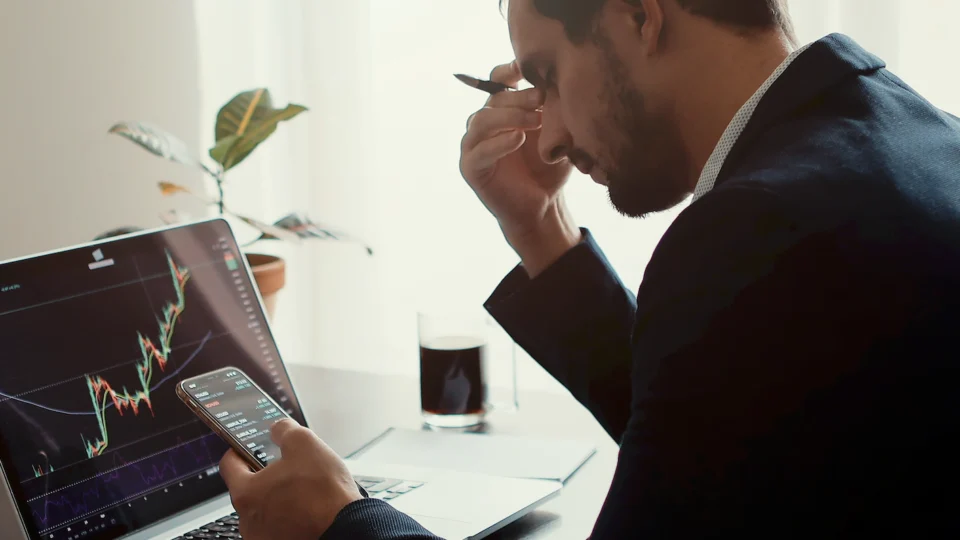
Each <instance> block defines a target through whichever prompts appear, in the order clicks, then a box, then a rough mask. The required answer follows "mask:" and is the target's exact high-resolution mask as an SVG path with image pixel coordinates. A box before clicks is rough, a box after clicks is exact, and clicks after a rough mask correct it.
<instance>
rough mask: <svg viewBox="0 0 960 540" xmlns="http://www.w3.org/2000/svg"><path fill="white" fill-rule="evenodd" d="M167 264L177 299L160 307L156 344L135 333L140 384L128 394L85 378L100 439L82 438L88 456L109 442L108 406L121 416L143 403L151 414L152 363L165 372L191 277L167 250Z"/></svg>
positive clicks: (98, 379)
mask: <svg viewBox="0 0 960 540" xmlns="http://www.w3.org/2000/svg"><path fill="white" fill-rule="evenodd" d="M167 264H168V265H169V267H170V277H171V278H172V279H173V286H174V290H175V291H176V299H175V300H172V301H170V302H169V303H167V304H166V306H164V308H163V313H162V317H158V318H157V325H158V330H159V332H158V342H159V346H158V345H157V344H155V343H154V342H153V340H151V338H149V337H147V336H144V335H143V334H142V333H140V332H138V333H137V345H138V346H139V348H140V354H141V356H142V360H140V361H138V362H137V364H136V372H137V378H138V380H139V387H138V388H137V389H136V390H134V391H133V393H130V391H128V390H127V388H126V386H124V387H122V388H121V390H120V391H117V390H115V389H114V388H113V386H111V384H110V382H108V381H107V380H106V379H104V378H103V377H101V376H99V375H96V376H91V375H88V376H87V377H86V383H87V387H88V389H89V390H90V400H91V401H92V403H93V410H94V413H95V414H96V416H97V425H98V427H99V428H100V437H99V438H94V439H93V440H89V439H87V438H86V437H84V438H83V445H84V448H85V449H86V452H87V457H89V458H92V457H94V456H99V455H101V454H102V453H103V452H104V451H105V450H106V449H107V447H108V446H109V445H110V432H109V430H108V428H107V411H108V406H109V405H112V406H113V408H114V409H116V411H117V413H118V414H120V415H123V414H124V411H130V412H131V413H132V414H134V415H139V414H140V412H141V410H142V406H143V405H145V406H146V408H147V410H149V412H150V414H151V415H153V403H152V402H151V401H150V383H151V381H152V380H153V376H154V364H156V366H157V369H158V370H160V371H164V370H165V369H166V367H167V361H168V359H169V358H170V342H171V341H172V340H173V333H174V330H175V329H176V325H177V320H178V319H179V318H180V315H181V314H182V313H183V312H184V310H185V309H186V296H185V293H184V288H185V286H186V284H187V280H188V279H189V278H190V272H189V270H187V269H186V268H181V267H179V266H177V264H176V263H175V262H174V260H173V258H172V257H171V256H170V254H169V253H168V254H167Z"/></svg>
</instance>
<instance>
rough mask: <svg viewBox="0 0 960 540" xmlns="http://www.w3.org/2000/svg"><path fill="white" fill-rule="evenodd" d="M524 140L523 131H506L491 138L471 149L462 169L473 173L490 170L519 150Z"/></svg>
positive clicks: (525, 135) (525, 137) (525, 136)
mask: <svg viewBox="0 0 960 540" xmlns="http://www.w3.org/2000/svg"><path fill="white" fill-rule="evenodd" d="M526 139H527V134H526V133H525V132H523V131H508V132H506V133H501V134H499V135H496V136H494V137H491V138H489V139H487V140H485V141H483V142H481V143H480V144H478V145H477V147H476V148H474V149H473V151H472V152H471V153H470V157H469V158H467V159H468V160H469V161H467V160H465V162H464V163H463V167H462V168H463V169H468V168H469V169H470V170H473V171H483V170H487V169H490V168H491V167H493V166H494V165H496V163H497V161H499V160H500V159H502V158H503V157H504V156H506V155H508V154H511V153H513V152H516V151H517V150H519V149H520V147H521V146H523V143H524V142H525V141H526Z"/></svg>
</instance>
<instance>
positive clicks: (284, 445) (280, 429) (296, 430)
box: [270, 419, 320, 458]
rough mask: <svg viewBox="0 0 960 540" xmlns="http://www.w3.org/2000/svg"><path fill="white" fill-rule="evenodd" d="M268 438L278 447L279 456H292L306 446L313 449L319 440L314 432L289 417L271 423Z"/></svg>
mask: <svg viewBox="0 0 960 540" xmlns="http://www.w3.org/2000/svg"><path fill="white" fill-rule="evenodd" d="M270 439H271V440H273V442H274V444H276V445H277V446H279V447H280V455H281V458H284V457H288V456H294V455H296V454H298V453H300V452H301V451H303V450H304V449H306V448H310V449H315V448H316V447H317V446H318V443H319V442H320V438H319V437H317V436H316V434H314V433H313V432H312V431H310V430H309V429H307V428H305V427H303V426H301V425H300V424H298V423H296V422H295V421H294V420H290V419H283V420H280V421H279V422H277V423H275V424H273V426H271V427H270Z"/></svg>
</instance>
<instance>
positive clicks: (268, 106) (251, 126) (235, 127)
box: [210, 88, 307, 171]
mask: <svg viewBox="0 0 960 540" xmlns="http://www.w3.org/2000/svg"><path fill="white" fill-rule="evenodd" d="M305 110H307V108H306V107H304V106H302V105H295V104H291V105H287V106H286V107H285V108H283V109H274V108H273V104H272V99H271V97H270V92H269V91H268V90H267V89H266V88H258V89H256V90H248V91H246V92H241V93H240V94H237V96H236V97H234V98H233V99H231V100H230V101H229V102H228V103H227V104H226V105H224V106H223V107H222V108H221V109H220V112H219V113H218V114H217V125H216V140H217V144H216V145H215V146H214V147H213V148H211V149H210V157H211V158H213V159H214V160H216V162H217V163H219V164H220V165H221V166H222V167H223V170H224V171H226V170H229V169H231V168H233V167H235V166H237V165H239V164H240V162H242V161H243V160H244V159H246V157H247V156H248V155H250V152H253V150H254V149H255V148H256V147H257V146H258V145H259V144H260V143H262V142H263V141H265V140H266V139H267V138H268V137H269V136H270V135H272V134H273V132H274V131H276V130H277V124H279V123H280V122H282V121H284V120H289V119H291V118H293V117H294V116H296V115H298V114H300V113H301V112H303V111H305Z"/></svg>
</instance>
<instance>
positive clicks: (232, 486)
mask: <svg viewBox="0 0 960 540" xmlns="http://www.w3.org/2000/svg"><path fill="white" fill-rule="evenodd" d="M220 477H221V478H223V481H224V482H225V483H226V484H227V489H229V490H230V492H231V493H239V492H242V491H243V486H245V485H246V483H247V482H249V481H250V479H251V478H252V477H253V472H251V471H250V465H248V464H247V462H246V461H244V460H243V458H241V457H240V456H238V455H237V453H236V452H234V451H233V450H227V453H226V454H224V455H223V458H221V459H220Z"/></svg>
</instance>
